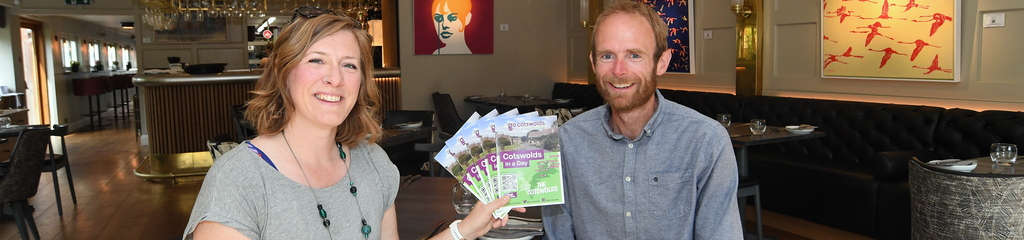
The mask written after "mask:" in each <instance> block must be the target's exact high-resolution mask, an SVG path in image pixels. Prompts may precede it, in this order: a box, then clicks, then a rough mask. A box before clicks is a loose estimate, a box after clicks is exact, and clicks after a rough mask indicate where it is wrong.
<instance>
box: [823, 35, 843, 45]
mask: <svg viewBox="0 0 1024 240" xmlns="http://www.w3.org/2000/svg"><path fill="white" fill-rule="evenodd" d="M821 38H822V39H824V40H825V41H829V42H832V43H839V41H836V40H832V39H831V38H828V35H825V34H822V35H821Z"/></svg>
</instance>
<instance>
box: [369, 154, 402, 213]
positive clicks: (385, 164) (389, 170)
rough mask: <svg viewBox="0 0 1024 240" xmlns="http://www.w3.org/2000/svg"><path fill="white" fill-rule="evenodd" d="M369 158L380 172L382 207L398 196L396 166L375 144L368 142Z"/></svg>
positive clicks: (386, 207)
mask: <svg viewBox="0 0 1024 240" xmlns="http://www.w3.org/2000/svg"><path fill="white" fill-rule="evenodd" d="M368 151H369V155H370V160H371V161H372V162H373V165H372V166H373V167H375V168H376V169H375V170H377V172H378V173H380V183H381V189H383V190H384V193H383V195H384V200H385V201H384V209H385V210H386V209H388V208H390V207H391V206H392V205H394V204H395V197H397V196H398V181H399V174H398V167H396V166H395V164H394V163H391V158H389V157H388V154H387V153H386V152H384V149H382V148H381V147H380V146H378V145H377V144H369V148H368Z"/></svg>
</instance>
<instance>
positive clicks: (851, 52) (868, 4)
mask: <svg viewBox="0 0 1024 240" xmlns="http://www.w3.org/2000/svg"><path fill="white" fill-rule="evenodd" d="M821 9H822V10H821V25H820V26H821V65H820V67H821V68H820V69H821V77H822V78H856V79H880V80H910V81H936V82H959V81H960V74H959V73H960V20H959V18H960V17H961V15H960V0H928V1H924V0H823V1H822V3H821Z"/></svg>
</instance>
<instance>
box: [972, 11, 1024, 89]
mask: <svg viewBox="0 0 1024 240" xmlns="http://www.w3.org/2000/svg"><path fill="white" fill-rule="evenodd" d="M1003 13H1005V14H1006V19H1005V20H1006V27H994V28H984V29H983V30H982V33H981V46H999V47H984V48H982V50H981V59H982V61H984V60H987V59H1004V60H1003V61H997V62H983V63H981V64H980V65H981V78H979V79H978V82H981V83H994V84H1009V85H1011V86H1012V85H1014V84H1021V82H1024V80H1022V78H1020V76H1024V55H1022V54H1024V44H1021V41H1020V37H1021V36H1024V10H1014V11H1004V12H1003ZM1001 76H1018V77H1016V78H1011V77H1001Z"/></svg>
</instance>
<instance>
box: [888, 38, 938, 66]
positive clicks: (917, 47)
mask: <svg viewBox="0 0 1024 240" xmlns="http://www.w3.org/2000/svg"><path fill="white" fill-rule="evenodd" d="M897 43H900V44H914V52H913V53H911V54H910V61H914V59H916V58H917V54H918V53H921V49H924V47H937V48H941V47H940V46H938V45H933V44H930V43H927V42H925V41H924V40H921V39H918V40H914V41H913V42H903V41H897Z"/></svg>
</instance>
